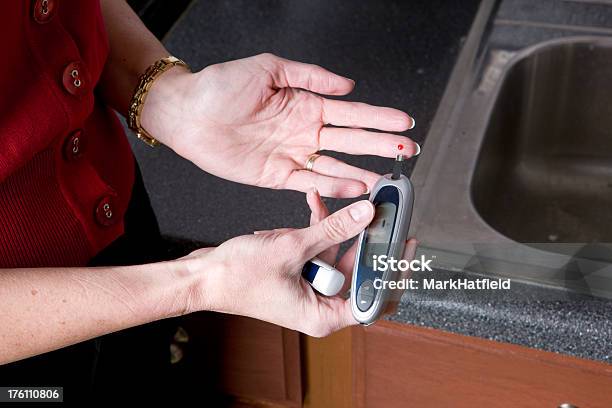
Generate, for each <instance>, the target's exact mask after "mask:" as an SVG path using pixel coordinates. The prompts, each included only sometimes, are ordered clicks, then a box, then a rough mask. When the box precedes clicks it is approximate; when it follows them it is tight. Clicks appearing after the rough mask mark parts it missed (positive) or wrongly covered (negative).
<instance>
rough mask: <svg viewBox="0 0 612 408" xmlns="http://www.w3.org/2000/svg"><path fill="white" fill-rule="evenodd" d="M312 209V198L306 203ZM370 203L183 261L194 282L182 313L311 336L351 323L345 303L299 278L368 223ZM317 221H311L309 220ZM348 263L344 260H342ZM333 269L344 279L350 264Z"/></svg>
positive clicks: (241, 239)
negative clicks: (249, 320) (256, 322)
mask: <svg viewBox="0 0 612 408" xmlns="http://www.w3.org/2000/svg"><path fill="white" fill-rule="evenodd" d="M309 201H310V202H309V203H310V204H311V208H312V207H313V201H312V197H311V200H309ZM373 216H374V208H373V206H372V204H371V203H370V202H369V201H366V200H364V201H359V202H356V203H354V204H352V205H350V206H348V207H345V208H343V209H341V210H339V211H337V212H336V213H334V214H331V215H330V216H328V217H325V218H324V219H322V220H321V221H320V222H319V221H318V220H314V222H313V225H311V226H310V227H308V228H303V229H280V230H273V231H266V232H263V233H259V234H253V235H246V236H240V237H237V238H234V239H231V240H229V241H227V242H225V243H223V244H222V245H220V246H219V247H217V248H204V249H200V250H197V251H195V252H193V253H191V254H190V255H188V256H187V257H185V258H183V259H184V260H185V261H186V262H187V265H188V268H189V270H190V271H191V273H193V274H196V275H199V276H200V277H201V278H200V279H199V280H198V281H199V283H198V285H197V286H196V287H194V288H193V289H192V290H191V291H190V296H189V301H188V305H187V308H186V310H185V312H187V313H189V312H194V311H198V310H210V311H217V312H223V313H230V314H237V315H242V316H248V317H253V318H256V319H260V320H264V321H267V322H271V323H274V324H277V325H280V326H283V327H287V328H289V329H294V330H298V331H300V332H303V333H306V334H308V335H311V336H315V337H322V336H326V335H328V334H330V333H332V332H334V331H336V330H339V329H342V328H344V327H346V326H349V325H352V324H356V323H357V321H356V320H355V319H354V318H353V315H352V312H351V306H350V301H349V300H346V299H344V298H343V297H341V296H333V297H325V296H322V295H319V294H317V293H316V292H315V291H314V290H313V289H312V288H311V287H310V285H309V284H308V282H306V281H305V280H304V279H303V278H302V276H301V271H302V266H303V265H304V263H305V262H306V261H308V260H310V259H312V258H313V257H315V256H318V255H320V254H321V253H323V254H322V256H323V257H325V258H329V254H330V252H329V251H328V250H329V249H330V248H333V247H334V246H336V245H338V244H340V243H342V242H344V241H346V240H348V239H350V238H352V237H354V236H356V235H357V234H359V233H360V232H361V231H363V230H364V229H365V228H366V227H367V225H368V224H369V223H370V222H371V221H372V218H373ZM314 218H316V217H314ZM347 259H348V258H347ZM337 267H338V268H339V269H341V271H342V272H343V273H344V274H345V275H346V276H347V277H348V278H349V280H350V275H351V271H352V268H353V262H347V261H344V262H340V263H339V264H338V265H337Z"/></svg>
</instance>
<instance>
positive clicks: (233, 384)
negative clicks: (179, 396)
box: [179, 313, 302, 407]
mask: <svg viewBox="0 0 612 408" xmlns="http://www.w3.org/2000/svg"><path fill="white" fill-rule="evenodd" d="M183 327H184V328H185V329H186V330H187V332H188V333H189V337H190V339H189V343H188V344H187V345H186V346H185V350H184V361H181V362H180V363H179V364H182V365H183V367H182V369H181V370H180V371H181V373H182V380H183V381H184V383H183V386H182V387H181V388H182V389H183V390H186V391H185V392H189V393H191V394H192V395H193V394H196V395H200V398H201V399H202V400H204V401H206V402H208V403H209V405H207V406H216V407H223V406H232V407H235V406H279V407H300V406H301V405H302V388H301V372H300V339H299V335H298V333H297V332H295V331H292V330H287V329H283V328H281V327H279V326H275V325H273V324H269V323H265V322H262V321H259V320H254V319H250V318H246V317H240V316H232V315H224V314H219V313H197V314H193V315H190V316H188V317H187V318H185V319H184V321H183Z"/></svg>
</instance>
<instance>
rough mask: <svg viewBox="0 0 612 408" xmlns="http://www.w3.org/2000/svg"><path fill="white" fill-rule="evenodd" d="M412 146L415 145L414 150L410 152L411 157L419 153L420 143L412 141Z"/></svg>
mask: <svg viewBox="0 0 612 408" xmlns="http://www.w3.org/2000/svg"><path fill="white" fill-rule="evenodd" d="M414 147H415V152H414V153H413V154H412V157H414V156H418V155H419V154H421V145H420V144H418V143H417V142H414Z"/></svg>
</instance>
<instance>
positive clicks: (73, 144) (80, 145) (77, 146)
mask: <svg viewBox="0 0 612 408" xmlns="http://www.w3.org/2000/svg"><path fill="white" fill-rule="evenodd" d="M84 151H85V143H84V139H83V131H82V130H80V129H79V130H75V131H74V132H72V133H71V134H69V135H68V137H67V138H66V141H65V142H64V158H65V159H66V160H70V161H72V160H76V159H78V158H79V157H81V156H82V155H83V152H84Z"/></svg>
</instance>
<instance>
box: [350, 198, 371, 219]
mask: <svg viewBox="0 0 612 408" xmlns="http://www.w3.org/2000/svg"><path fill="white" fill-rule="evenodd" d="M371 213H372V204H370V202H369V201H365V200H364V201H359V202H357V203H355V204H353V205H352V206H351V207H350V209H349V214H350V215H351V218H352V219H353V220H354V221H355V222H361V221H363V220H366V219H368V218H369V217H370V214H371Z"/></svg>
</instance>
